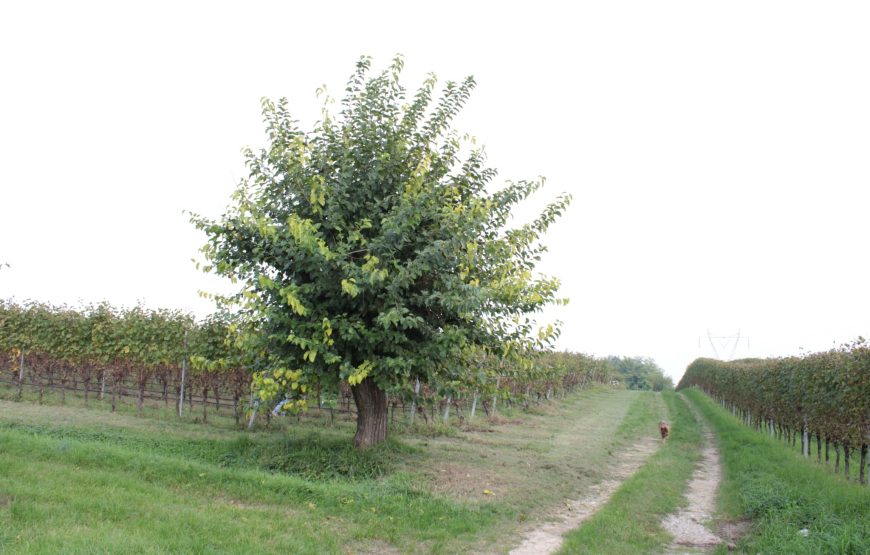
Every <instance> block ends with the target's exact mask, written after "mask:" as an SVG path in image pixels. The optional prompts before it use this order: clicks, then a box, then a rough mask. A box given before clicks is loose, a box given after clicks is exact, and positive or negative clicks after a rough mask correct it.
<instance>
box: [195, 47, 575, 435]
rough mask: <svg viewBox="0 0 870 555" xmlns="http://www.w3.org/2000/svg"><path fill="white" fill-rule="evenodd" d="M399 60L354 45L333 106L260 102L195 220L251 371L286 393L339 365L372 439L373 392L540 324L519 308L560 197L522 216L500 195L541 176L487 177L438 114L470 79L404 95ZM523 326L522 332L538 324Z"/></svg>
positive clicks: (448, 369) (337, 371)
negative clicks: (255, 357) (223, 199)
mask: <svg viewBox="0 0 870 555" xmlns="http://www.w3.org/2000/svg"><path fill="white" fill-rule="evenodd" d="M402 65H403V62H402V59H401V58H396V59H395V60H394V61H393V63H392V64H391V66H390V67H389V68H388V69H387V70H386V71H384V72H383V73H380V74H377V75H371V74H370V60H369V59H368V58H362V59H361V60H360V61H359V62H358V63H357V67H356V71H355V72H354V74H353V75H352V76H351V78H350V80H349V82H348V84H347V88H346V91H345V92H346V95H345V97H344V99H343V101H342V102H341V104H340V109H339V111H338V113H337V114H333V113H332V112H331V111H330V108H329V105H330V103H329V102H328V101H327V102H326V103H325V104H324V110H323V117H322V120H321V121H320V122H318V123H317V124H316V126H315V127H314V129H313V130H312V131H310V132H304V131H302V130H301V129H300V128H299V127H298V125H297V122H296V121H294V120H293V119H292V117H291V115H290V113H289V111H288V108H287V103H286V100H281V101H278V102H272V101H269V100H264V101H263V103H262V107H263V116H264V119H265V124H266V130H267V135H268V139H269V144H268V146H267V147H266V148H264V149H262V150H260V151H259V152H254V151H251V150H247V151H246V153H245V154H246V158H247V166H248V169H249V172H250V176H249V178H248V179H246V180H244V181H243V182H242V184H241V185H240V187H239V189H238V190H237V191H236V193H235V194H234V197H233V203H232V205H231V206H230V208H229V209H228V211H227V212H226V213H225V214H224V215H223V216H222V217H221V218H219V219H218V220H210V219H206V218H203V217H201V216H196V215H195V216H194V217H193V218H192V221H193V222H194V223H195V224H196V225H197V226H198V227H199V228H200V229H202V230H203V231H205V233H206V234H207V237H208V241H207V244H206V245H205V247H204V248H203V249H202V252H203V253H204V256H205V258H206V260H207V263H206V269H207V271H214V272H216V273H217V274H220V275H223V276H228V277H230V278H231V279H233V280H237V282H238V283H240V284H242V288H241V290H240V291H239V293H238V294H237V295H233V296H230V297H222V298H220V301H221V302H223V303H229V304H234V305H235V306H236V309H237V310H238V312H239V313H240V314H241V316H242V320H243V323H244V324H246V325H243V326H242V327H244V328H245V329H254V330H256V333H257V337H258V338H259V342H260V345H259V347H258V352H261V353H264V354H265V356H267V357H268V358H269V364H268V365H267V368H268V369H267V370H266V371H265V372H264V373H261V374H260V375H259V376H258V377H257V379H256V380H255V383H258V384H259V385H260V386H261V387H263V388H268V389H269V390H270V395H272V394H273V393H274V391H275V390H276V389H279V390H280V391H282V392H283V394H284V395H286V396H287V397H289V398H290V399H291V400H292V399H297V400H298V402H299V404H297V405H293V404H292V402H291V404H290V405H286V406H297V407H298V406H300V404H304V402H305V401H304V397H306V396H307V395H308V394H309V393H310V392H311V391H312V390H313V389H314V388H316V389H317V390H318V391H319V390H320V389H321V388H322V387H329V386H334V385H336V384H337V383H338V382H339V380H347V382H348V383H349V384H350V385H351V390H352V392H353V397H354V401H355V403H356V406H357V409H358V420H357V433H356V437H355V443H356V445H357V446H359V447H368V446H371V445H374V444H376V443H378V442H380V441H383V440H384V439H385V438H386V434H387V404H386V392H387V391H388V390H390V389H393V388H397V387H400V386H402V385H407V384H408V383H410V382H413V381H414V380H415V379H419V380H420V381H422V382H424V383H426V382H428V383H433V382H439V383H445V382H447V381H450V382H456V381H462V380H463V379H464V378H465V376H467V375H468V373H469V370H468V369H469V367H471V366H473V363H472V362H471V361H469V360H466V359H467V358H469V357H471V356H472V355H471V353H479V352H480V349H484V350H486V351H488V352H491V353H493V354H494V355H496V356H501V357H503V356H510V354H511V353H522V352H528V351H529V348H530V347H532V346H535V345H539V346H540V345H542V344H544V343H546V342H548V341H549V340H550V339H552V337H554V336H555V334H556V333H557V330H556V329H554V328H553V327H552V326H548V327H546V328H543V329H538V328H537V324H536V323H535V321H534V320H533V317H534V313H535V312H538V311H539V310H540V309H541V308H542V307H544V306H545V305H547V304H548V303H551V302H561V301H560V299H558V298H557V297H556V293H557V288H558V285H559V282H558V280H557V279H555V278H546V277H543V276H538V275H535V274H534V273H533V270H534V267H535V264H536V262H537V261H538V260H539V258H540V254H541V252H543V251H544V250H545V247H544V246H543V245H541V244H540V237H541V236H542V234H543V233H544V232H545V231H546V229H547V228H548V226H549V225H550V224H552V223H553V222H554V220H555V219H556V218H557V217H558V216H559V215H560V214H561V213H562V212H563V211H564V209H565V208H566V207H567V205H568V203H569V200H570V197H569V196H567V195H565V196H561V197H558V198H557V199H556V200H555V201H554V202H552V203H551V204H550V205H548V206H547V207H546V209H544V211H543V212H542V213H541V214H540V215H539V216H538V217H537V218H536V219H534V220H533V221H531V222H530V223H528V224H525V225H521V226H517V227H515V228H511V229H509V228H508V227H507V224H508V222H509V218H510V216H511V210H512V208H513V207H515V206H516V205H517V204H518V203H520V202H521V201H523V200H524V199H526V198H527V197H528V196H529V195H530V194H531V193H533V192H534V191H536V190H537V189H538V188H540V187H541V186H542V185H543V180H536V181H520V182H511V183H508V184H507V185H506V186H504V187H503V188H501V189H499V190H497V191H495V192H490V191H489V188H490V186H491V182H492V180H493V178H494V177H495V175H496V172H495V171H494V170H493V169H491V168H489V167H487V166H486V164H485V159H484V155H483V153H482V151H481V150H480V149H477V148H475V147H474V146H473V142H472V141H470V140H464V139H460V137H459V135H458V134H457V133H456V132H454V131H453V130H451V122H452V120H453V119H454V117H455V116H456V114H457V113H458V112H459V111H460V109H461V108H462V106H463V105H464V103H465V102H466V100H467V99H468V97H469V94H470V93H471V90H472V89H473V87H474V80H473V79H472V78H470V77H469V78H467V79H465V80H464V81H462V82H461V83H454V82H448V83H447V85H446V87H445V88H444V89H443V91H442V92H441V94H440V95H439V96H438V97H437V99H433V93H434V91H435V86H436V79H435V77H434V76H433V75H430V76H429V77H428V78H427V79H426V80H425V82H424V83H423V84H422V86H421V87H420V89H419V90H418V91H417V92H416V94H415V95H414V96H413V98H407V97H406V91H405V89H404V87H403V86H402V85H401V84H400V82H399V77H400V73H401V70H402ZM536 332H537V333H536Z"/></svg>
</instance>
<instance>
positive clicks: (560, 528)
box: [510, 437, 661, 555]
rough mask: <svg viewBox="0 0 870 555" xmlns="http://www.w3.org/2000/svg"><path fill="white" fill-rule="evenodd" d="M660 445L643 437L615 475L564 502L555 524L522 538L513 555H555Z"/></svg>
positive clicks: (633, 447) (617, 466) (625, 457)
mask: <svg viewBox="0 0 870 555" xmlns="http://www.w3.org/2000/svg"><path fill="white" fill-rule="evenodd" d="M660 444H661V442H660V441H659V440H658V439H656V438H653V437H647V438H643V439H641V440H640V441H638V442H637V443H636V444H634V445H633V446H632V447H631V448H629V449H628V450H627V451H626V452H625V453H624V454H623V455H622V457H621V458H620V462H619V463H618V464H616V465H614V466H613V467H612V469H613V472H612V474H610V475H609V476H608V478H607V479H605V480H604V481H602V482H599V483H598V484H596V485H594V486H592V487H591V488H589V493H588V494H586V495H584V496H583V497H581V498H580V499H575V500H573V501H568V502H566V503H565V508H564V509H562V510H561V511H559V512H558V513H557V514H556V515H555V518H556V521H555V522H548V523H546V524H543V525H541V526H539V527H538V528H535V529H534V530H532V531H531V532H529V533H528V534H526V536H525V537H524V538H523V542H522V543H521V544H520V546H519V547H517V548H515V549H513V550H511V551H510V555H544V554H548V553H555V552H556V551H557V550H558V549H559V548H560V547H561V546H562V541H563V539H562V536H563V535H564V534H565V533H567V532H569V531H571V530H573V529H574V528H577V527H578V526H579V525H580V524H581V523H582V522H583V521H585V520H586V519H588V518H589V517H591V516H592V515H593V514H595V512H596V511H598V509H600V508H601V507H603V506H604V504H605V503H607V501H608V500H609V499H610V496H612V495H613V492H614V491H616V488H618V487H619V485H620V484H621V483H622V482H623V481H625V480H626V479H628V478H629V477H631V475H632V474H634V473H635V472H636V471H637V470H638V469H639V468H640V467H641V466H643V464H644V463H645V462H646V460H647V459H648V458H649V456H650V455H652V454H653V453H654V452H655V451H656V450H657V449H658V448H659V445H660Z"/></svg>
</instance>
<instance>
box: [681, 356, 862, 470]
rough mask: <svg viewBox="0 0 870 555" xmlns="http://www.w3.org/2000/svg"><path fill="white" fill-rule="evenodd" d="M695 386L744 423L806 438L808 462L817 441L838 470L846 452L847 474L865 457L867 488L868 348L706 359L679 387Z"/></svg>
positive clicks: (697, 362)
mask: <svg viewBox="0 0 870 555" xmlns="http://www.w3.org/2000/svg"><path fill="white" fill-rule="evenodd" d="M685 387H697V388H700V389H701V390H703V391H704V392H705V393H707V394H708V395H709V396H711V397H713V398H714V399H716V400H717V401H718V402H719V403H720V404H721V405H722V406H723V407H725V408H727V409H729V410H731V412H732V413H733V414H735V415H738V416H740V417H741V418H742V419H743V420H744V422H746V424H748V425H750V426H753V427H755V428H756V429H758V430H760V431H764V432H766V433H768V434H770V435H771V436H776V437H779V438H782V439H785V440H786V441H794V438H795V437H796V436H798V437H800V439H801V447H802V449H801V450H802V453H803V455H804V456H805V457H809V456H810V450H811V449H810V446H811V443H813V442H812V440H813V439H815V444H816V450H817V457H818V458H819V460H821V446H822V445H823V444H824V445H825V451H826V456H825V459H826V461H827V460H828V453H827V451H828V449H829V447H830V446H831V445H833V447H834V450H835V453H836V460H837V470H839V458H840V450H841V449H842V451H843V456H844V462H845V473H846V475H847V476H848V475H849V467H848V465H849V461H850V460H851V458H852V455H853V454H857V455H858V456H859V458H860V470H859V481H860V482H861V483H866V476H865V467H866V460H867V450H868V441H870V347H868V346H867V345H866V344H865V343H864V342H863V340H859V341H858V342H856V343H854V344H851V345H848V346H844V347H842V348H840V349H834V350H831V351H827V352H822V353H814V354H809V355H806V356H801V357H788V358H770V359H745V360H737V361H730V362H724V361H719V360H712V359H706V358H701V359H697V360H695V361H694V362H693V363H692V364H690V365H689V367H688V368H687V369H686V373H685V374H684V375H683V378H682V380H680V383H679V384H678V386H677V388H678V389H681V388H685Z"/></svg>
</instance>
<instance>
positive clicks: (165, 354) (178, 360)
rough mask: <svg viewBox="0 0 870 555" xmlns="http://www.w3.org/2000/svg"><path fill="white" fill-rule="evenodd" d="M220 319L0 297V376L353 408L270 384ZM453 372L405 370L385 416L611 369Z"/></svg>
mask: <svg viewBox="0 0 870 555" xmlns="http://www.w3.org/2000/svg"><path fill="white" fill-rule="evenodd" d="M245 335H246V334H245V333H243V332H242V331H240V330H239V328H238V326H236V325H235V324H234V323H233V321H232V320H231V318H229V317H227V316H222V315H213V316H211V317H209V318H207V319H205V320H202V321H196V320H195V319H194V318H193V316H191V315H189V314H186V313H183V312H179V311H169V310H151V309H146V308H143V307H140V306H137V307H132V308H127V309H119V308H115V307H112V306H110V305H108V304H99V305H93V306H87V307H84V308H70V307H67V306H53V305H48V304H43V303H15V302H12V301H0V384H3V385H5V386H6V387H7V388H11V389H12V392H13V395H14V397H15V398H17V399H21V398H22V395H23V393H24V391H25V388H27V390H29V391H33V392H35V393H36V395H37V398H38V400H39V401H40V402H41V401H42V399H43V396H44V395H45V394H46V393H47V392H50V391H53V392H59V394H60V397H61V402H65V401H66V395H67V393H68V392H72V393H74V394H76V395H78V396H80V397H83V398H84V402H85V404H87V403H88V402H89V400H91V399H93V398H94V397H97V398H99V399H101V400H103V399H105V400H106V401H110V402H111V407H112V411H115V410H116V408H117V405H118V404H119V403H121V402H123V400H124V399H125V398H126V399H133V402H135V404H136V407H137V410H138V412H140V413H141V412H142V410H143V407H144V406H145V405H146V402H147V403H151V404H152V405H153V404H154V403H158V404H163V405H165V406H166V407H170V406H172V407H175V410H177V411H178V412H179V414H180V413H181V409H182V407H184V405H185V403H186V405H187V407H188V408H189V407H192V406H194V405H195V404H199V405H200V406H201V409H202V419H203V421H205V420H207V418H208V408H209V407H212V408H216V409H220V408H222V407H223V408H226V409H231V410H232V414H233V415H234V417H235V420H236V422H237V423H241V420H242V418H243V417H244V416H245V414H246V413H247V415H248V416H249V417H251V418H249V419H248V420H247V423H248V424H249V425H252V424H253V423H254V421H255V417H257V416H258V415H259V416H261V417H266V418H268V417H270V416H271V415H272V414H273V413H281V412H282V411H283V412H287V411H293V412H299V411H301V410H306V409H328V410H330V411H331V412H339V413H342V412H344V413H353V412H354V410H355V407H354V406H353V403H352V396H351V393H350V388H349V386H348V384H347V383H346V382H343V381H339V380H337V379H336V380H334V381H332V382H330V383H327V382H324V383H317V384H311V383H308V384H306V385H305V387H306V390H305V393H304V394H303V395H301V396H298V395H297V396H295V397H294V398H293V399H288V398H285V397H283V396H282V395H281V394H280V393H279V390H278V389H277V388H270V387H269V386H268V384H269V383H277V382H278V381H280V380H282V379H285V380H286V379H289V378H292V376H293V370H292V369H286V368H283V367H282V366H281V365H280V364H278V362H277V361H276V360H275V358H274V357H271V356H270V355H269V353H262V352H260V353H258V352H256V349H251V348H250V347H249V345H248V343H247V342H246V341H245ZM475 361H476V362H475V363H474V364H473V366H474V367H473V368H471V369H470V370H469V371H468V372H466V373H465V374H463V375H461V376H456V379H454V380H443V381H439V382H437V383H436V382H434V381H431V382H430V383H420V382H419V381H417V380H414V381H411V380H409V381H408V382H407V383H404V384H401V385H400V386H397V387H395V388H393V389H392V390H391V391H388V395H389V397H388V399H389V404H390V407H391V409H392V411H391V418H392V415H393V414H395V413H396V412H397V411H400V412H404V413H407V417H408V418H410V420H411V421H412V422H413V421H414V419H415V417H417V418H419V419H421V420H424V421H425V422H427V423H434V422H436V421H443V422H447V421H448V419H449V417H450V415H451V409H452V413H453V414H454V415H455V416H457V417H458V418H459V419H460V421H462V420H465V419H466V417H471V418H474V416H475V414H476V413H485V414H487V415H490V416H492V415H493V414H494V413H495V411H496V410H497V407H498V406H500V405H506V406H519V407H522V408H528V407H529V406H530V405H533V404H540V403H542V402H546V401H548V400H551V399H553V398H556V397H560V396H563V395H565V394H566V393H569V392H571V391H574V390H577V389H582V388H584V387H587V386H589V385H592V384H608V383H610V381H611V379H612V375H613V368H612V367H611V365H610V364H609V363H608V362H607V361H606V360H604V359H597V358H594V357H590V356H587V355H583V354H577V353H567V352H561V353H554V352H547V353H536V354H534V356H532V357H530V358H526V359H523V360H519V359H499V358H495V357H492V356H485V355H481V356H480V357H478V358H477V359H475Z"/></svg>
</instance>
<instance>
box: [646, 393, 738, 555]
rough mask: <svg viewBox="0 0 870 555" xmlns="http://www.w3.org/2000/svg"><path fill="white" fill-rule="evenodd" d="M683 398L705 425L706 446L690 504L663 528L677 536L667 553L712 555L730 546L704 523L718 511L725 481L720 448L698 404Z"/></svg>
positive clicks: (689, 495) (693, 481)
mask: <svg viewBox="0 0 870 555" xmlns="http://www.w3.org/2000/svg"><path fill="white" fill-rule="evenodd" d="M680 398H681V399H682V400H683V401H684V402H685V403H686V405H688V407H689V409H690V410H691V411H692V414H694V415H695V419H696V420H697V421H698V423H699V424H700V425H701V430H702V434H703V435H704V442H705V445H704V448H703V450H702V451H701V460H700V462H699V463H698V466H697V467H696V468H695V472H694V473H693V474H692V479H691V480H690V481H689V487H688V489H687V490H686V499H687V500H688V505H687V506H686V507H684V508H683V509H680V510H679V511H678V512H676V513H672V514H670V515H668V516H667V517H666V518H665V520H664V521H663V522H662V527H663V528H664V529H665V530H667V531H668V532H670V533H671V534H672V535H673V536H674V539H673V541H672V542H671V544H670V546H668V548H667V549H666V551H665V553H667V554H677V553H709V552H711V551H712V550H713V548H714V547H716V546H717V545H719V544H722V543H726V542H725V540H723V539H722V538H720V537H719V536H717V535H716V534H714V533H713V532H712V531H711V530H710V529H709V528H708V527H707V526H706V525H705V524H704V523H705V522H709V521H710V519H711V518H712V517H713V513H714V512H715V510H716V495H717V492H718V491H719V484H720V483H721V481H722V471H721V468H720V465H719V449H717V448H716V436H715V435H714V434H713V432H712V431H711V430H710V426H709V425H708V424H707V421H706V420H705V419H704V417H703V416H701V414H700V413H699V412H698V409H697V408H695V405H694V404H693V403H692V402H691V401H689V400H688V399H686V398H685V397H684V396H682V395H680ZM729 547H731V546H730V545H729Z"/></svg>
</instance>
